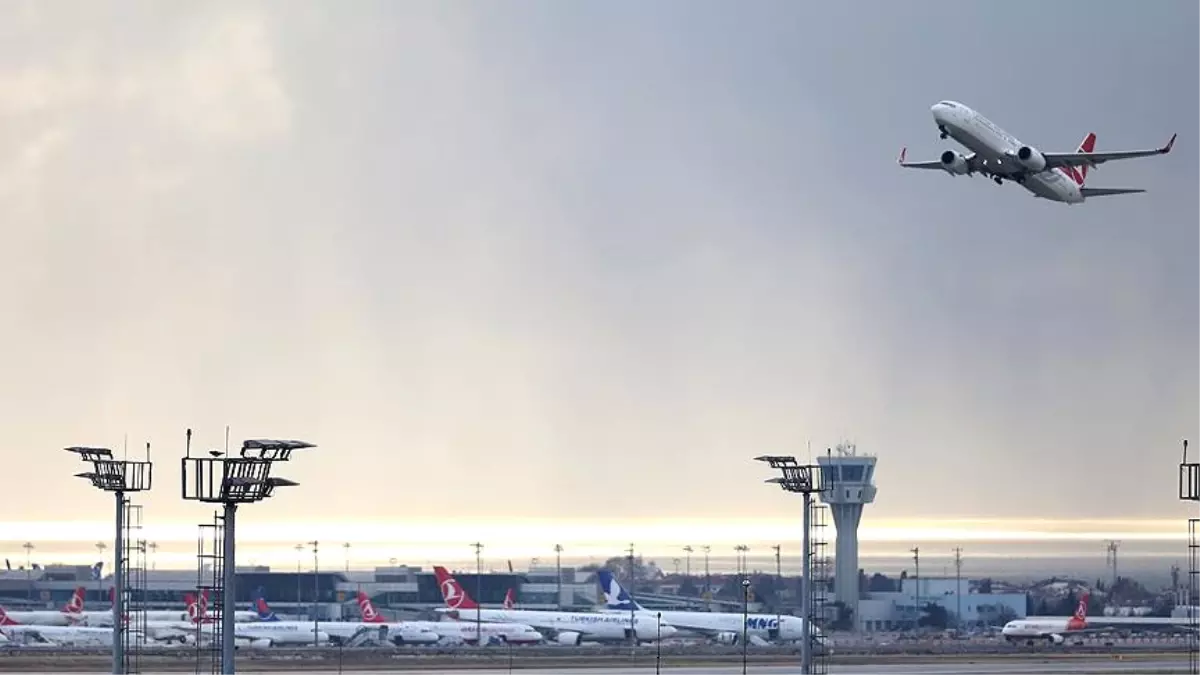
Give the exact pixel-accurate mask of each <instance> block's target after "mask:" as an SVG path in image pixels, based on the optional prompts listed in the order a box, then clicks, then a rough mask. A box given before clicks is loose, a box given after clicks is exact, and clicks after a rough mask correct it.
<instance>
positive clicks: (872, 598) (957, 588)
mask: <svg viewBox="0 0 1200 675" xmlns="http://www.w3.org/2000/svg"><path fill="white" fill-rule="evenodd" d="M918 582H919V583H920V592H918ZM930 603H932V604H935V605H939V606H940V607H941V608H942V609H944V610H946V614H947V616H948V617H949V625H950V626H951V627H953V626H955V625H957V624H958V621H957V620H956V619H957V617H958V612H959V608H960V607H961V608H962V626H963V627H978V626H982V625H985V624H989V625H997V624H1001V623H1004V622H1006V621H1009V620H1012V619H1023V618H1025V614H1026V613H1025V610H1026V594H1025V593H978V592H974V591H973V589H972V588H971V582H970V581H969V580H968V579H966V578H962V579H956V578H955V577H950V578H941V577H922V578H920V579H916V578H913V577H909V578H905V579H902V580H901V581H900V590H899V591H892V592H884V593H874V592H873V593H867V594H866V595H865V597H863V598H862V599H860V600H859V601H858V620H857V622H856V623H857V627H858V628H859V630H861V631H864V632H868V633H874V632H884V631H886V632H891V631H903V630H914V629H915V628H916V627H917V618H918V616H920V614H919V613H918V608H919V607H925V606H928V605H929V604H930Z"/></svg>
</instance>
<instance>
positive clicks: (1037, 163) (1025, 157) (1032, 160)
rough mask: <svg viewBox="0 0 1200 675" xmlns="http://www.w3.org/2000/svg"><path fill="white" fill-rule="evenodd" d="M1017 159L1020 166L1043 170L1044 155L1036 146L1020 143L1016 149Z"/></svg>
mask: <svg viewBox="0 0 1200 675" xmlns="http://www.w3.org/2000/svg"><path fill="white" fill-rule="evenodd" d="M1017 161H1019V162H1021V164H1022V166H1024V167H1025V168H1026V169H1029V170H1030V171H1033V172H1037V171H1045V170H1046V157H1045V155H1043V154H1042V153H1041V152H1039V151H1038V149H1037V148H1031V147H1029V146H1028V145H1022V146H1021V149H1020V150H1017Z"/></svg>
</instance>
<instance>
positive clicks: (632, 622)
mask: <svg viewBox="0 0 1200 675" xmlns="http://www.w3.org/2000/svg"><path fill="white" fill-rule="evenodd" d="M636 576H637V575H635V574H634V573H633V544H630V545H629V641H630V644H631V645H632V646H633V647H634V648H636V647H637V643H638V637H637V617H636V616H635V614H634V608H635V607H637V603H636V602H634V600H633V583H634V579H635V578H636Z"/></svg>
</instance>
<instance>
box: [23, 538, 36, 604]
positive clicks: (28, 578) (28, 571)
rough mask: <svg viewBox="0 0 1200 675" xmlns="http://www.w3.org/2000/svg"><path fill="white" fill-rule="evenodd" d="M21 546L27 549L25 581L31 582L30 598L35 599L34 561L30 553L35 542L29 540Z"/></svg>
mask: <svg viewBox="0 0 1200 675" xmlns="http://www.w3.org/2000/svg"><path fill="white" fill-rule="evenodd" d="M21 548H23V549H25V582H26V583H28V584H29V600H30V601H32V600H33V562H32V558H31V557H30V554H31V553H32V552H33V542H31V541H27V542H25V543H24V544H21Z"/></svg>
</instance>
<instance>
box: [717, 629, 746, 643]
mask: <svg viewBox="0 0 1200 675" xmlns="http://www.w3.org/2000/svg"><path fill="white" fill-rule="evenodd" d="M741 639H742V636H741V635H740V634H738V633H734V632H732V631H729V632H725V633H717V643H718V644H723V645H736V644H738V642H740V641H741Z"/></svg>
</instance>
